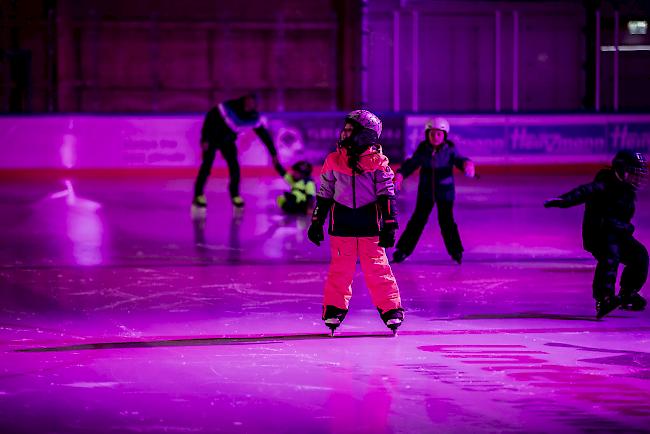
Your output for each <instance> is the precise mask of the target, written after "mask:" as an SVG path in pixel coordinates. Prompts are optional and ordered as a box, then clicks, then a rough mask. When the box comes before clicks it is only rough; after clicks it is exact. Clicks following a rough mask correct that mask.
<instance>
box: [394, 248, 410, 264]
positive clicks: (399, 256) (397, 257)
mask: <svg viewBox="0 0 650 434" xmlns="http://www.w3.org/2000/svg"><path fill="white" fill-rule="evenodd" d="M407 257H408V255H407V254H406V253H404V252H402V251H401V250H399V249H397V250H395V251H394V252H393V262H394V263H395V264H399V263H400V262H404V261H405V260H406V258H407Z"/></svg>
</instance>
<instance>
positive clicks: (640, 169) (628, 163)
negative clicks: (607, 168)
mask: <svg viewBox="0 0 650 434" xmlns="http://www.w3.org/2000/svg"><path fill="white" fill-rule="evenodd" d="M612 168H613V169H614V172H615V173H616V176H617V177H618V179H620V180H621V181H623V182H626V183H628V184H630V185H631V186H632V187H633V188H634V189H635V190H638V189H639V188H641V187H643V186H644V185H645V184H646V183H647V181H648V159H647V158H646V156H645V154H642V153H640V152H634V151H630V150H627V149H625V150H622V151H618V152H617V153H616V155H615V156H614V159H613V160H612Z"/></svg>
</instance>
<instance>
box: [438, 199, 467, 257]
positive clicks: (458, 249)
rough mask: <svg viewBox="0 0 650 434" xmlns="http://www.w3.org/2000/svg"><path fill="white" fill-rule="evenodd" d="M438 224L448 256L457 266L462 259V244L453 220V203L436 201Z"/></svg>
mask: <svg viewBox="0 0 650 434" xmlns="http://www.w3.org/2000/svg"><path fill="white" fill-rule="evenodd" d="M438 224H439V225H440V232H441V233H442V239H443V241H444V242H445V248H446V249H447V252H448V253H449V256H451V257H452V259H453V260H454V261H456V262H458V263H459V264H460V263H461V261H462V259H463V252H464V251H465V249H463V244H462V242H461V240H460V233H459V232H458V225H457V224H456V221H455V220H454V201H438Z"/></svg>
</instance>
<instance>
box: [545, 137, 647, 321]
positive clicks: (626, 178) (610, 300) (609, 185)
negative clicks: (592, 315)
mask: <svg viewBox="0 0 650 434" xmlns="http://www.w3.org/2000/svg"><path fill="white" fill-rule="evenodd" d="M647 177H648V162H647V159H646V157H645V155H643V154H641V153H637V152H632V151H629V150H624V151H619V152H618V153H617V154H616V156H615V157H614V160H613V161H612V167H611V168H607V169H603V170H601V171H600V172H598V174H596V178H595V179H594V181H593V182H591V183H589V184H585V185H581V186H579V187H577V188H575V189H573V190H571V191H569V192H568V193H565V194H563V195H562V196H559V197H557V198H553V199H549V200H547V201H546V202H544V207H546V208H550V207H558V208H568V207H571V206H575V205H580V204H582V203H584V204H585V214H584V218H583V221H582V241H583V246H584V248H585V250H586V251H588V252H589V253H591V254H592V255H593V256H594V258H596V260H597V261H598V264H597V265H596V273H595V275H594V282H593V296H594V298H595V299H596V316H597V318H602V317H604V316H605V315H607V314H608V313H610V312H611V311H613V310H614V309H616V308H617V307H619V306H620V307H621V308H623V309H629V310H643V309H644V308H645V306H646V304H647V302H646V300H645V299H644V298H643V297H642V296H641V295H639V291H640V290H641V287H642V286H643V285H644V284H645V282H646V279H647V277H648V251H647V250H646V248H645V247H644V246H643V244H641V243H640V242H639V241H638V240H636V239H635V238H634V237H633V236H632V234H633V233H634V226H633V225H632V223H631V220H632V216H633V215H634V210H635V202H636V191H637V190H638V189H639V188H640V187H641V186H642V185H643V184H644V183H645V181H646V180H647ZM620 263H623V264H624V265H625V269H624V270H623V275H622V276H621V290H620V292H619V295H618V296H617V295H616V291H615V289H616V288H615V286H616V275H617V272H618V266H619V264H620Z"/></svg>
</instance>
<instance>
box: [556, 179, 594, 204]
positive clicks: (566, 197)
mask: <svg viewBox="0 0 650 434" xmlns="http://www.w3.org/2000/svg"><path fill="white" fill-rule="evenodd" d="M604 188H605V186H604V185H603V183H602V182H599V181H594V182H590V183H589V184H584V185H581V186H579V187H576V188H574V189H573V190H571V191H569V192H567V193H564V194H563V195H561V196H558V197H554V198H551V199H548V200H546V201H544V208H569V207H572V206H576V205H580V204H582V203H585V202H586V201H587V200H588V199H589V198H590V197H591V196H593V195H594V194H595V193H597V192H599V191H603V189H604Z"/></svg>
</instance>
